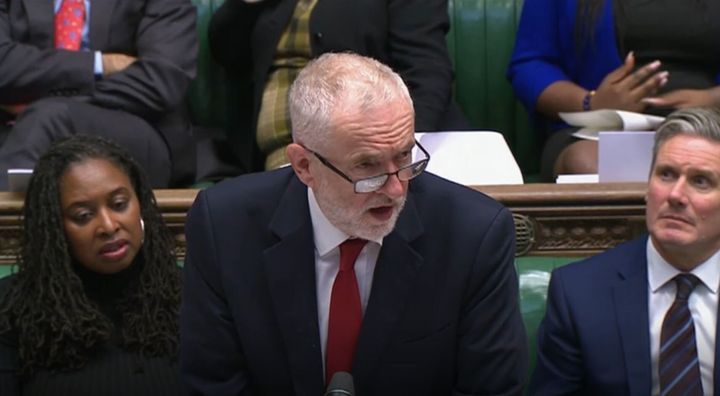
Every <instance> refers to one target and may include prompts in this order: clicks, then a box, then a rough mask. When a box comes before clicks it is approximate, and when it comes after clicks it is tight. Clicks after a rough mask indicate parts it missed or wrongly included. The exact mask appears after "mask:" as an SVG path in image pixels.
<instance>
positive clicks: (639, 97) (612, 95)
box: [590, 52, 668, 112]
mask: <svg viewBox="0 0 720 396" xmlns="http://www.w3.org/2000/svg"><path fill="white" fill-rule="evenodd" d="M659 67H660V61H657V60H656V61H654V62H651V63H648V64H647V65H645V66H643V67H641V68H640V69H638V70H635V71H633V69H634V68H635V56H634V55H633V53H632V52H630V53H629V54H628V56H627V57H626V58H625V63H623V65H622V66H620V67H618V68H617V69H615V70H613V71H612V72H610V73H609V74H608V75H607V76H605V78H604V79H603V81H602V82H601V83H600V86H599V87H598V88H597V89H596V90H595V95H594V96H593V97H592V98H591V100H590V108H591V109H618V110H628V111H637V112H642V111H643V110H644V109H645V107H647V105H648V103H645V101H644V99H646V98H647V97H649V96H651V95H654V94H655V93H656V92H657V90H658V89H660V87H662V86H663V85H665V84H667V80H668V72H666V71H661V72H659V71H658V68H659Z"/></svg>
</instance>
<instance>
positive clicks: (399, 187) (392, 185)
mask: <svg viewBox="0 0 720 396" xmlns="http://www.w3.org/2000/svg"><path fill="white" fill-rule="evenodd" d="M406 185H407V182H402V181H400V178H399V177H398V175H397V174H394V175H390V176H388V179H387V180H386V181H385V184H383V186H382V188H381V189H380V190H378V192H381V193H383V194H385V195H387V196H388V197H390V198H391V199H398V198H402V197H403V196H404V195H405V186H406Z"/></svg>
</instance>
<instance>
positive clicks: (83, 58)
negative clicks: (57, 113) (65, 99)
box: [0, 0, 95, 105]
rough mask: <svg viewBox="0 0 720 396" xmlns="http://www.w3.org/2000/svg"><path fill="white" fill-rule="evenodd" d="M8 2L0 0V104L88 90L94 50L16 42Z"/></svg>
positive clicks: (91, 79)
mask: <svg viewBox="0 0 720 396" xmlns="http://www.w3.org/2000/svg"><path fill="white" fill-rule="evenodd" d="M9 3H10V1H9V0H0V104H3V105H13V104H20V103H28V102H31V101H33V100H36V99H39V98H41V97H44V96H47V95H65V94H68V95H69V94H78V93H85V92H88V91H90V90H91V89H92V87H93V85H94V83H95V77H94V75H93V57H94V55H93V53H92V52H88V51H66V50H58V49H55V48H46V49H40V48H38V47H36V46H34V45H31V44H25V43H20V42H17V41H16V40H15V39H14V38H13V37H12V35H11V28H12V27H11V22H10V15H9ZM51 6H52V5H51V4H50V5H48V7H51Z"/></svg>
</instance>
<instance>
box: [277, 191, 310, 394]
mask: <svg viewBox="0 0 720 396" xmlns="http://www.w3.org/2000/svg"><path fill="white" fill-rule="evenodd" d="M306 196H307V189H306V187H305V186H304V185H303V184H302V183H301V182H300V181H299V180H298V179H297V178H295V177H292V178H291V181H290V183H289V185H288V188H287V189H286V191H285V194H284V195H283V197H282V198H281V201H280V204H279V205H278V209H277V211H276V212H275V215H274V217H273V220H272V221H271V223H270V229H271V231H273V232H274V233H275V234H276V235H277V236H278V237H279V238H280V241H279V242H278V243H277V244H275V245H273V246H272V247H270V248H268V249H267V250H265V251H264V252H263V255H264V259H265V269H266V271H267V277H268V287H269V290H270V295H271V298H272V302H273V307H274V310H275V315H276V317H277V320H278V323H279V325H280V331H281V333H282V337H283V342H284V344H285V348H286V350H287V354H288V362H289V370H290V376H291V377H292V382H293V387H294V389H295V393H296V394H316V395H319V394H322V392H323V389H324V384H323V382H322V379H323V373H322V356H321V349H320V335H319V332H318V326H317V323H318V315H317V299H316V293H315V251H314V241H313V229H312V221H311V219H310V212H309V209H308V202H307V199H306Z"/></svg>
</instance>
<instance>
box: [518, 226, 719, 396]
mask: <svg viewBox="0 0 720 396" xmlns="http://www.w3.org/2000/svg"><path fill="white" fill-rule="evenodd" d="M646 246H647V237H643V238H640V239H637V240H634V241H631V242H628V243H625V244H622V245H620V246H618V247H616V248H614V249H611V250H609V251H607V252H605V253H603V254H600V255H598V256H595V257H591V258H589V259H586V260H583V261H581V262H579V263H575V264H570V265H567V266H564V267H561V268H558V269H556V270H555V271H553V274H552V278H551V280H550V288H549V290H548V303H547V312H546V313H545V318H544V319H543V321H542V323H541V324H540V327H539V329H538V352H537V365H536V368H535V373H534V374H533V378H532V382H531V385H530V394H532V395H613V396H616V395H617V396H622V395H638V396H640V395H649V394H650V391H651V389H652V374H651V363H650V324H649V320H648V278H647V254H646ZM718 329H720V327H719V328H718ZM715 338H716V339H717V335H716V337H715ZM719 351H720V343H716V344H715V379H714V382H715V389H720V362H718V360H717V357H718V356H719V354H718V352H719Z"/></svg>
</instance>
